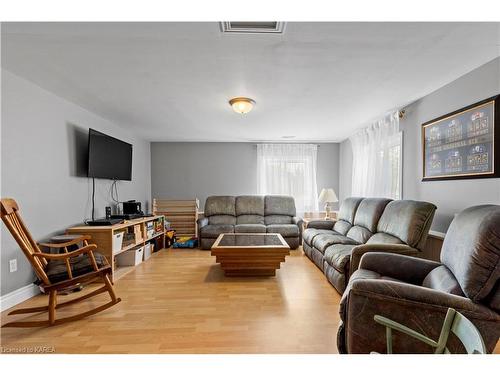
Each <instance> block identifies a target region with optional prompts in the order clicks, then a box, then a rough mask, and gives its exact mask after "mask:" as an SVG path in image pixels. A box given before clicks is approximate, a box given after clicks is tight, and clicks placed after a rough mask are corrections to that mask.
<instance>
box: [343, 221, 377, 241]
mask: <svg viewBox="0 0 500 375" xmlns="http://www.w3.org/2000/svg"><path fill="white" fill-rule="evenodd" d="M346 236H347V237H349V238H352V239H353V240H354V241H357V242H359V243H366V241H368V240H369V239H370V237H371V236H373V233H372V232H370V231H369V230H368V229H366V228H365V227H362V226H360V225H355V226H353V227H352V228H351V229H349V232H347V234H346Z"/></svg>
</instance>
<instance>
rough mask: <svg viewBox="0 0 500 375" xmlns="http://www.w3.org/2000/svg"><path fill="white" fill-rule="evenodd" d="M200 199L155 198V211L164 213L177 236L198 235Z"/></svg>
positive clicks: (160, 213) (157, 213)
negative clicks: (197, 221)
mask: <svg viewBox="0 0 500 375" xmlns="http://www.w3.org/2000/svg"><path fill="white" fill-rule="evenodd" d="M198 207H199V202H198V199H185V200H178V199H153V213H154V214H155V215H164V216H165V218H166V220H167V221H168V222H169V223H170V227H171V229H173V230H175V232H176V235H177V236H189V237H197V236H198V226H197V224H196V220H198Z"/></svg>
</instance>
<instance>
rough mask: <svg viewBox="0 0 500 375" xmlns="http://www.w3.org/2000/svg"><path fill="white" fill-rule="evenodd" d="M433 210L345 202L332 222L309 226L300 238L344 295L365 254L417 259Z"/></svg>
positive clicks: (399, 203)
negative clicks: (372, 253) (388, 253)
mask: <svg viewBox="0 0 500 375" xmlns="http://www.w3.org/2000/svg"><path fill="white" fill-rule="evenodd" d="M435 210H436V206H435V205H433V204H432V203H428V202H418V201H412V200H396V201H393V200H391V199H385V198H347V199H345V200H344V201H343V202H342V204H341V206H340V211H339V214H338V217H337V220H336V221H332V220H318V221H311V222H310V223H309V224H308V226H307V229H305V230H304V233H303V249H304V253H305V254H306V255H307V256H308V257H309V258H310V259H311V260H312V261H313V262H314V263H315V264H316V265H317V266H318V267H319V268H320V269H321V270H322V271H323V272H324V274H325V275H326V278H327V279H328V281H329V282H330V283H331V284H332V285H333V286H334V287H335V289H337V291H339V293H342V292H343V291H344V290H345V287H346V285H347V282H348V280H349V276H350V274H352V272H354V271H355V270H356V269H357V268H358V265H359V261H360V259H361V256H362V255H363V254H365V253H367V252H373V251H384V252H391V253H398V254H405V255H418V254H419V253H420V252H421V251H422V250H423V248H424V246H425V242H426V240H427V235H428V233H429V229H430V226H431V223H432V219H433V217H434V212H435Z"/></svg>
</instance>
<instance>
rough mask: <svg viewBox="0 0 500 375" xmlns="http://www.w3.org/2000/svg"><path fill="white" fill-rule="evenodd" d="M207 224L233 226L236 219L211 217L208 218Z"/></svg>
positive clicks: (223, 216)
mask: <svg viewBox="0 0 500 375" xmlns="http://www.w3.org/2000/svg"><path fill="white" fill-rule="evenodd" d="M208 223H209V224H213V225H221V224H225V225H234V224H236V217H234V216H231V215H212V216H209V217H208Z"/></svg>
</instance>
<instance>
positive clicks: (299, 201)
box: [257, 144, 318, 213]
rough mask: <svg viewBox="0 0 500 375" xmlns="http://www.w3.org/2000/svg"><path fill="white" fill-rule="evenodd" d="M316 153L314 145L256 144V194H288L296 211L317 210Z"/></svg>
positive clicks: (316, 147)
mask: <svg viewBox="0 0 500 375" xmlns="http://www.w3.org/2000/svg"><path fill="white" fill-rule="evenodd" d="M317 154H318V146H317V145H310V144H259V145H257V190H258V192H259V194H277V195H291V196H293V197H294V198H295V206H296V208H297V212H299V213H303V212H309V211H317V210H318V197H317V194H318V191H317V190H318V189H317V183H316V160H317Z"/></svg>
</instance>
